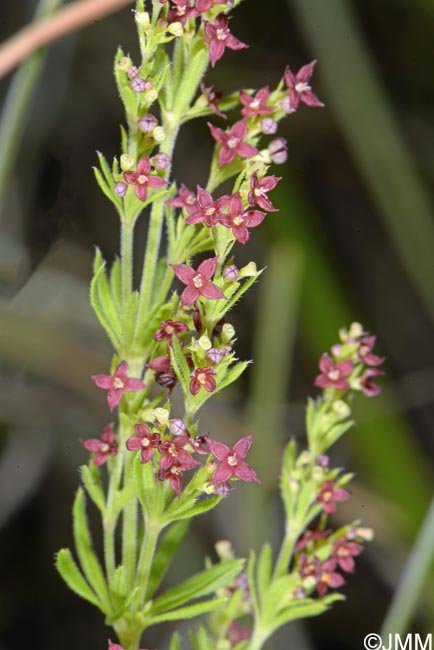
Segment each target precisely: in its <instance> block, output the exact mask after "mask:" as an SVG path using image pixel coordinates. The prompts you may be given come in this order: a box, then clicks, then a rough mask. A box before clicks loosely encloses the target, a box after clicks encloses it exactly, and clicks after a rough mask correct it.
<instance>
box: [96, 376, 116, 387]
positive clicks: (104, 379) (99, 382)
mask: <svg viewBox="0 0 434 650" xmlns="http://www.w3.org/2000/svg"><path fill="white" fill-rule="evenodd" d="M92 380H93V382H94V383H95V385H96V386H98V388H104V389H105V390H107V389H109V388H111V387H112V385H113V377H112V376H111V375H94V376H93V377H92Z"/></svg>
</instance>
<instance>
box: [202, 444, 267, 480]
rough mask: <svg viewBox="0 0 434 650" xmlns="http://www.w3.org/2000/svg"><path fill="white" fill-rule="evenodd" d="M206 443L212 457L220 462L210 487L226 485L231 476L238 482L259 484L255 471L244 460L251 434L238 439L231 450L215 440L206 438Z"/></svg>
mask: <svg viewBox="0 0 434 650" xmlns="http://www.w3.org/2000/svg"><path fill="white" fill-rule="evenodd" d="M207 441H208V446H209V448H210V450H211V453H212V455H213V456H214V457H215V458H216V459H217V460H218V461H220V463H219V465H218V467H217V469H216V470H215V472H214V474H213V475H212V477H211V485H219V484H221V483H227V481H228V480H229V479H230V478H231V477H232V476H236V477H237V478H238V479H239V480H240V481H249V482H254V483H260V480H259V479H258V477H257V476H256V472H255V470H254V469H253V468H252V467H250V465H248V464H247V463H246V461H245V460H244V458H245V457H246V456H247V453H248V451H249V449H250V447H251V445H252V434H250V435H248V436H245V437H244V438H240V440H238V442H236V443H235V445H234V446H233V447H232V449H231V448H230V447H228V446H227V445H225V444H224V443H223V442H217V440H211V439H210V438H207Z"/></svg>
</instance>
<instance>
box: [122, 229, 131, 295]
mask: <svg viewBox="0 0 434 650" xmlns="http://www.w3.org/2000/svg"><path fill="white" fill-rule="evenodd" d="M133 233H134V224H133V223H129V222H128V221H126V220H125V219H123V220H122V221H121V278H122V280H121V282H122V306H123V307H125V305H126V304H127V301H128V299H129V297H130V296H131V292H132V289H133V245H134V239H133Z"/></svg>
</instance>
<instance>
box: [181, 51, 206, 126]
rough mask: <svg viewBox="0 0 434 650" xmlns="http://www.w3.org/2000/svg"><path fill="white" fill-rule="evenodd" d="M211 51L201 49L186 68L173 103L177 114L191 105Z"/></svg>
mask: <svg viewBox="0 0 434 650" xmlns="http://www.w3.org/2000/svg"><path fill="white" fill-rule="evenodd" d="M208 62H209V53H208V51H207V49H202V50H200V51H199V52H198V53H197V54H196V55H195V56H194V57H193V58H192V60H191V61H190V63H189V64H188V66H187V67H186V68H184V75H183V77H182V79H181V82H180V84H179V86H178V88H177V93H176V97H175V100H174V104H173V111H174V113H175V114H176V115H182V114H183V113H184V112H185V111H186V110H187V109H188V108H189V106H190V104H191V102H192V100H193V97H194V95H195V93H196V91H197V87H198V85H199V81H200V80H201V79H202V76H203V74H204V72H205V70H206V68H207V66H208Z"/></svg>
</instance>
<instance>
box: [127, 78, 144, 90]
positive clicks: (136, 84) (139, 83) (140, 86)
mask: <svg viewBox="0 0 434 650" xmlns="http://www.w3.org/2000/svg"><path fill="white" fill-rule="evenodd" d="M131 90H134V92H136V93H143V92H144V91H145V90H146V81H145V80H144V79H143V78H142V77H135V78H134V79H133V80H132V82H131Z"/></svg>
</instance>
